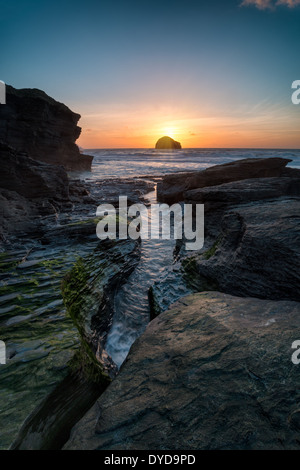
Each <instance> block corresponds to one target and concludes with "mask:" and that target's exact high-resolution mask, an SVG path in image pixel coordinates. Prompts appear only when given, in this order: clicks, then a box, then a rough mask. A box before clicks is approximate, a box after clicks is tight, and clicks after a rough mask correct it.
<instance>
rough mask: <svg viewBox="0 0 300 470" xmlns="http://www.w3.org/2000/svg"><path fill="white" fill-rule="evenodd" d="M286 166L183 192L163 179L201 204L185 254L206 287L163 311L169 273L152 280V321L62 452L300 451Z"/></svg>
mask: <svg viewBox="0 0 300 470" xmlns="http://www.w3.org/2000/svg"><path fill="white" fill-rule="evenodd" d="M287 163H288V161H287V160H285V161H283V160H277V161H276V159H265V160H263V159H262V160H260V161H259V162H253V161H246V160H244V161H240V162H235V164H234V165H233V164H232V165H231V164H228V166H231V167H233V166H234V173H235V174H233V175H232V181H228V176H226V179H227V181H226V183H222V179H221V180H220V179H219V178H218V177H217V178H216V181H215V184H213V179H210V184H209V185H208V187H207V186H205V183H204V185H202V184H200V187H199V188H195V187H194V188H193V189H190V187H189V189H188V190H187V191H184V192H181V191H182V189H181V188H182V187H183V185H186V182H185V181H184V179H185V176H182V175H172V176H167V177H165V178H163V179H162V182H161V183H158V194H162V192H163V191H162V189H164V188H165V187H167V188H168V190H169V188H170V186H169V185H170V180H172V181H173V182H174V181H176V180H177V181H178V183H179V184H178V187H176V185H173V186H172V194H173V195H174V194H176V199H175V200H176V201H180V200H184V201H185V202H188V203H198V202H199V203H204V204H205V232H206V233H205V245H204V247H203V249H202V250H200V251H199V252H196V253H193V254H192V255H189V256H187V254H186V253H184V251H183V250H181V252H180V250H179V253H180V255H179V256H180V257H181V266H182V267H181V269H182V273H183V276H184V277H185V278H186V281H187V283H188V284H190V285H191V286H192V288H193V289H194V290H195V291H198V292H200V293H199V294H197V293H195V294H192V295H190V296H188V297H183V298H182V299H180V300H179V301H178V302H177V303H175V304H174V305H172V306H170V307H169V308H167V309H166V307H165V306H164V304H163V297H164V292H165V289H166V288H167V286H168V285H169V283H170V282H171V280H172V276H171V274H170V276H169V278H166V279H163V280H161V281H159V280H158V281H157V282H156V283H155V285H154V286H153V287H152V289H151V305H152V318H155V317H156V318H155V319H154V320H152V321H151V322H150V323H149V326H148V327H147V329H146V332H145V333H144V334H143V335H142V336H141V337H140V338H139V339H138V340H137V341H136V342H135V343H134V345H133V347H132V348H131V351H130V353H129V356H128V358H127V360H126V363H125V364H124V365H123V366H122V368H121V371H120V373H119V375H118V376H117V377H116V378H115V380H114V381H113V383H112V384H111V385H110V386H109V388H108V389H107V390H106V391H105V392H104V394H103V395H102V396H101V397H100V398H99V399H98V400H97V403H96V404H95V405H94V406H93V407H92V408H91V410H90V411H89V412H88V413H87V414H86V415H85V416H84V417H83V418H82V420H81V421H80V422H79V423H78V424H77V425H76V426H75V427H74V429H73V431H72V433H71V438H70V440H69V441H68V442H67V444H66V445H65V446H64V448H65V449H98V450H100V449H109V450H117V449H126V450H130V449H149V450H151V449H152V450H153V449H156V450H165V449H168V450H176V449H183V448H184V449H188V450H195V449H299V430H300V428H299V416H300V411H299V400H300V395H299V387H298V385H299V372H298V368H297V366H296V365H295V364H293V363H292V360H291V355H292V349H291V346H292V343H293V341H295V340H296V339H297V338H298V334H299V331H300V317H299V313H300V304H299V298H300V291H299V265H300V262H299V261H300V260H299V252H298V247H299V241H300V238H299V237H300V226H299V222H300V221H299V208H300V192H299V191H300V189H299V188H300V179H299V171H298V170H293V169H290V168H287V169H284V168H285V165H286V164H287ZM222 167H223V165H220V166H219V167H212V168H211V169H209V170H210V171H209V173H210V174H214V175H218V174H219V175H220V174H221V172H223V171H224V170H223V168H222ZM249 168H251V169H252V170H253V172H252V173H251V171H249ZM244 169H246V170H247V171H245V172H244V171H243V170H244ZM206 171H207V172H208V170H206ZM249 173H250V175H249ZM203 174H204V175H203ZM237 174H239V178H240V179H239V180H237V179H236V178H237ZM202 175H203V178H204V180H206V175H205V172H202V174H200V172H199V176H198V175H197V176H195V180H196V181H198V182H199V180H200V179H201V178H202ZM259 175H260V177H258V176H259ZM275 175H277V176H275ZM249 176H252V177H251V179H249ZM188 178H193V176H192V175H190V174H189V175H188ZM223 179H224V176H223ZM241 180H243V181H241ZM195 184H199V183H195ZM193 186H194V184H193ZM163 200H166V199H165V198H163ZM168 201H170V199H168ZM172 202H174V196H172ZM176 269H178V266H177V267H176ZM216 291H218V292H216Z"/></svg>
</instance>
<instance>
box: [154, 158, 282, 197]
mask: <svg viewBox="0 0 300 470" xmlns="http://www.w3.org/2000/svg"><path fill="white" fill-rule="evenodd" d="M290 161H291V160H289V159H286V158H279V157H274V158H262V159H256V158H246V159H243V160H238V161H235V162H230V163H225V164H223V165H216V166H212V167H210V168H207V169H206V170H203V171H197V172H189V173H180V174H176V173H175V174H172V175H166V176H164V178H163V179H162V181H161V182H158V184H157V197H158V200H159V201H161V202H167V203H169V204H170V203H173V202H178V201H183V200H184V198H185V192H186V191H188V190H191V189H195V188H204V187H206V186H216V185H219V184H223V183H229V182H231V181H239V180H244V179H249V178H268V177H273V176H282V175H283V174H284V171H286V170H285V166H286V165H287V164H288V163H289V162H290Z"/></svg>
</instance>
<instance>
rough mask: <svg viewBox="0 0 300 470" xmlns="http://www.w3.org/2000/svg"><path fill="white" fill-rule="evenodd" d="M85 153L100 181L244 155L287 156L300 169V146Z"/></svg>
mask: <svg viewBox="0 0 300 470" xmlns="http://www.w3.org/2000/svg"><path fill="white" fill-rule="evenodd" d="M84 153H86V154H89V155H93V156H94V160H93V166H92V179H97V180H99V179H103V178H115V177H118V178H130V177H138V176H141V177H147V176H148V177H150V176H161V175H165V174H168V173H175V172H182V171H197V170H204V169H205V168H208V167H210V166H213V165H220V164H222V163H229V162H232V161H236V160H240V159H242V158H267V157H282V158H288V159H290V160H292V161H291V162H290V163H289V164H288V166H290V167H294V168H300V149H295V150H291V149H288V150H286V149H230V148H227V149H222V148H215V149H214V148H206V149H201V148H190V149H182V150H157V149H88V150H84ZM90 176H91V175H90V174H89V175H88V177H89V178H90Z"/></svg>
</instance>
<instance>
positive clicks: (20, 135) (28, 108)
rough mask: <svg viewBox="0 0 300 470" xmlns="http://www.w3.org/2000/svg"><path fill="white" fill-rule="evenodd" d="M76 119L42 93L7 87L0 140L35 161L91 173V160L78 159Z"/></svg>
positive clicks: (90, 158) (88, 158)
mask: <svg viewBox="0 0 300 470" xmlns="http://www.w3.org/2000/svg"><path fill="white" fill-rule="evenodd" d="M79 119H80V115H79V114H76V113H73V112H72V111H71V110H70V109H69V108H68V107H67V106H65V105H64V104H62V103H59V102H58V101H55V100H54V99H53V98H51V97H50V96H48V95H47V94H46V93H44V92H43V91H41V90H38V89H35V88H34V89H29V88H24V89H20V90H16V89H15V88H13V87H12V86H9V85H7V86H6V104H5V105H2V106H0V140H2V141H3V142H5V143H6V144H8V145H10V146H11V147H13V148H15V149H16V150H17V151H18V152H26V153H27V154H28V155H29V156H30V157H31V158H33V159H34V160H39V161H43V162H46V163H49V164H51V165H63V166H64V167H65V169H66V170H74V171H90V169H91V163H92V159H93V157H91V156H88V155H81V154H80V152H79V149H78V147H77V145H76V144H75V141H76V139H78V137H79V135H80V132H81V128H80V127H78V126H77V123H78V121H79Z"/></svg>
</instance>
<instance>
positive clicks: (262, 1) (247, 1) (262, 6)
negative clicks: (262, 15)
mask: <svg viewBox="0 0 300 470" xmlns="http://www.w3.org/2000/svg"><path fill="white" fill-rule="evenodd" d="M249 5H254V6H256V7H257V8H258V9H259V10H266V9H268V8H269V9H274V8H276V7H277V6H279V5H283V6H286V7H288V8H294V7H296V6H297V5H300V0H243V2H242V3H241V6H249Z"/></svg>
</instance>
